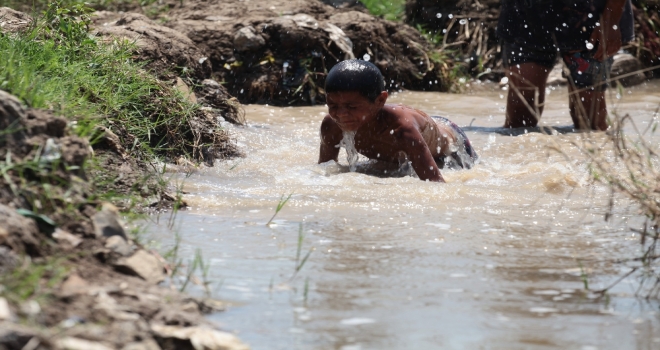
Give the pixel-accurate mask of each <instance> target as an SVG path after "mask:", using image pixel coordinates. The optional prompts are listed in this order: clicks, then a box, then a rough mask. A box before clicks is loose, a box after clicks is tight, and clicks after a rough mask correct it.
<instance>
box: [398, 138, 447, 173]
mask: <svg viewBox="0 0 660 350" xmlns="http://www.w3.org/2000/svg"><path fill="white" fill-rule="evenodd" d="M396 135H397V139H398V140H397V141H398V143H399V144H400V147H401V148H402V150H403V151H404V152H406V154H407V155H408V159H409V160H410V161H411V162H412V167H413V169H415V172H416V173H417V176H419V179H420V180H429V181H436V182H445V179H443V178H442V174H440V169H438V165H437V164H436V163H435V159H433V155H432V154H431V151H430V150H429V147H428V146H427V145H426V142H425V141H424V138H422V134H421V133H420V132H419V130H418V129H417V128H415V127H412V126H410V127H400V128H399V129H398V130H397V133H396Z"/></svg>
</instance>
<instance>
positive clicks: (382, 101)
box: [375, 91, 389, 107]
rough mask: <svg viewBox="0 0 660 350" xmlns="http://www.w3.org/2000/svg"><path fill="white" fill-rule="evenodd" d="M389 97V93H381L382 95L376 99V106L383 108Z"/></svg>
mask: <svg viewBox="0 0 660 350" xmlns="http://www.w3.org/2000/svg"><path fill="white" fill-rule="evenodd" d="M388 96H389V94H388V93H387V91H383V92H381V93H380V95H378V97H376V101H375V102H376V104H377V105H379V106H380V107H383V106H384V105H385V102H387V97H388Z"/></svg>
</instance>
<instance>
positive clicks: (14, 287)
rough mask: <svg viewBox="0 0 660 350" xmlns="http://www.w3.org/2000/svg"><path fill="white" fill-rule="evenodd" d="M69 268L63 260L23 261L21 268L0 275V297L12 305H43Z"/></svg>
mask: <svg viewBox="0 0 660 350" xmlns="http://www.w3.org/2000/svg"><path fill="white" fill-rule="evenodd" d="M68 270H69V266H67V265H66V264H65V263H63V258H54V257H53V258H48V259H44V260H43V261H40V262H38V263H36V262H32V261H29V260H28V261H23V262H22V263H21V266H19V267H17V268H15V269H13V270H12V271H11V272H9V273H6V274H3V275H0V285H2V286H3V288H2V289H1V290H0V295H1V296H3V297H5V298H7V300H8V301H9V302H11V303H13V304H20V303H23V302H25V301H28V300H35V301H37V302H39V303H43V302H44V301H46V299H48V298H50V297H51V296H52V293H53V289H54V288H55V287H56V286H58V285H59V284H60V283H61V282H62V281H63V280H64V278H65V277H66V275H67V273H68Z"/></svg>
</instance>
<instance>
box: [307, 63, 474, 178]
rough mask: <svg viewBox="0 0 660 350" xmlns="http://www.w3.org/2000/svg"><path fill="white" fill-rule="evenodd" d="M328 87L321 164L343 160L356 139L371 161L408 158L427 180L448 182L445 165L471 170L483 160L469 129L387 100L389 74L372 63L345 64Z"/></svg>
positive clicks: (335, 71)
mask: <svg viewBox="0 0 660 350" xmlns="http://www.w3.org/2000/svg"><path fill="white" fill-rule="evenodd" d="M325 91H326V100H327V105H328V115H327V116H326V117H325V118H324V119H323V122H322V123H321V150H320V155H319V163H324V162H327V161H330V160H334V161H337V157H338V156H339V147H340V145H342V142H343V144H344V145H346V143H347V142H353V146H354V149H355V151H357V152H358V153H360V154H362V155H364V156H366V157H367V158H369V159H375V160H379V161H385V162H391V163H399V164H400V163H401V161H402V160H405V159H407V160H408V161H410V162H411V164H412V167H413V169H415V172H416V173H417V176H419V178H420V179H421V180H429V181H437V182H444V179H443V178H442V175H441V174H440V169H441V168H443V167H444V166H445V164H446V165H447V166H457V167H462V168H468V169H469V168H471V167H472V166H473V165H474V162H475V161H476V160H477V158H478V156H477V153H476V152H475V151H474V149H473V148H472V146H471V145H470V141H469V140H468V138H467V136H465V133H464V132H463V130H461V129H460V128H459V127H458V126H457V125H456V124H454V123H452V122H451V121H449V120H448V119H447V118H443V117H430V116H429V115H428V114H426V113H424V112H422V111H420V110H417V109H414V108H411V107H408V106H404V105H390V104H385V102H386V101H387V97H388V94H387V91H385V82H384V79H383V75H382V74H381V73H380V70H378V68H377V67H376V66H375V65H373V64H372V63H369V62H367V61H362V60H358V59H352V60H347V61H342V62H339V63H338V64H336V65H335V66H334V67H332V69H331V70H330V72H329V73H328V76H327V78H326V81H325ZM346 146H347V148H348V146H349V145H346ZM353 146H351V147H353ZM349 154H350V153H349ZM356 156H357V155H356ZM349 162H351V159H350V156H349Z"/></svg>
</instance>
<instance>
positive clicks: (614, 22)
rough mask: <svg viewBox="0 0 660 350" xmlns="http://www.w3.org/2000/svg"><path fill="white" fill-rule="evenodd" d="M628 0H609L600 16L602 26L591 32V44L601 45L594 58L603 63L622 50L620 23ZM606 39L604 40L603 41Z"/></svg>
mask: <svg viewBox="0 0 660 350" xmlns="http://www.w3.org/2000/svg"><path fill="white" fill-rule="evenodd" d="M625 5H626V0H607V2H606V3H605V9H604V10H603V13H602V14H601V16H600V26H597V27H595V28H594V31H593V32H591V38H590V40H591V43H592V44H594V45H595V44H596V43H599V45H598V49H597V50H596V53H595V54H594V58H595V59H597V60H599V61H603V60H605V59H606V58H607V57H610V56H612V55H614V54H615V53H616V52H617V51H619V49H620V48H621V28H619V22H620V21H621V16H622V15H623V10H624V7H625ZM603 39H604V40H603Z"/></svg>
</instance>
